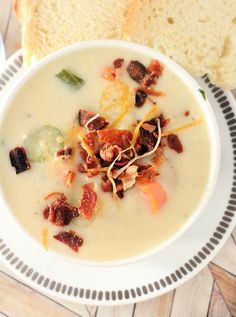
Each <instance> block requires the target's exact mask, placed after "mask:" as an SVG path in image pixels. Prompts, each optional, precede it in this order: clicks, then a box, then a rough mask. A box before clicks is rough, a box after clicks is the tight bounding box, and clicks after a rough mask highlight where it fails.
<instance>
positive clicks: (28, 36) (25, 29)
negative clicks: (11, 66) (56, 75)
mask: <svg viewBox="0 0 236 317" xmlns="http://www.w3.org/2000/svg"><path fill="white" fill-rule="evenodd" d="M128 3H129V0H119V1H116V0H15V4H14V8H15V12H16V14H17V16H18V18H19V20H20V21H21V23H22V46H23V48H24V51H25V56H24V60H25V62H26V63H30V62H32V60H34V59H36V60H38V59H41V58H43V57H44V56H45V55H47V54H49V53H51V52H52V51H55V50H58V49H60V48H61V47H64V46H66V45H69V44H73V43H76V42H78V41H83V40H89V39H112V38H121V34H122V27H123V23H124V18H125V16H126V9H127V6H128Z"/></svg>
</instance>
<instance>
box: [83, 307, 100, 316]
mask: <svg viewBox="0 0 236 317" xmlns="http://www.w3.org/2000/svg"><path fill="white" fill-rule="evenodd" d="M85 307H86V309H87V312H88V314H89V316H90V317H93V316H96V313H97V310H98V306H91V305H85Z"/></svg>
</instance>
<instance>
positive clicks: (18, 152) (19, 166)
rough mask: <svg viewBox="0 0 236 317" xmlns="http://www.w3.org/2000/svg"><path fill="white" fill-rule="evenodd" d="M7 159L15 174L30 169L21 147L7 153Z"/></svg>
mask: <svg viewBox="0 0 236 317" xmlns="http://www.w3.org/2000/svg"><path fill="white" fill-rule="evenodd" d="M9 157H10V161H11V165H12V166H13V167H15V169H16V174H19V173H22V172H24V171H26V170H28V169H30V163H29V161H28V158H27V155H26V152H25V149H24V148H23V147H16V148H14V149H13V150H11V151H10V153H9Z"/></svg>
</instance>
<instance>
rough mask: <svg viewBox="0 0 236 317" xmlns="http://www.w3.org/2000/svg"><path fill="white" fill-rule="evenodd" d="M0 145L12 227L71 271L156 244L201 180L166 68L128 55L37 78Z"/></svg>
mask: <svg viewBox="0 0 236 317" xmlns="http://www.w3.org/2000/svg"><path fill="white" fill-rule="evenodd" d="M203 97H204V96H203ZM0 137H1V143H0V156H1V170H0V178H1V184H2V188H3V192H4V195H5V198H6V200H7V202H8V204H9V205H10V208H11V209H12V211H13V212H14V215H15V217H16V218H17V219H18V221H19V222H20V223H21V224H22V225H23V227H24V228H25V229H26V230H27V231H28V232H29V233H30V234H31V235H32V236H33V237H34V238H36V240H37V241H38V242H39V243H40V244H41V246H42V247H44V248H45V249H47V250H56V251H58V252H60V253H62V254H65V255H68V256H71V257H76V258H78V259H86V260H92V261H107V260H108V261H110V260H118V259H124V258H128V257H131V256H135V255H140V254H142V253H143V252H145V251H148V250H150V249H152V248H154V247H156V246H158V245H160V244H162V243H163V242H164V241H166V240H167V239H168V238H170V237H171V236H173V235H174V234H175V233H176V232H177V231H178V230H179V229H180V228H181V226H183V225H184V224H185V223H186V221H187V220H188V219H189V218H190V217H191V216H192V214H193V213H194V211H195V210H196V208H197V206H198V204H199V202H200V200H201V199H202V196H203V194H204V191H205V188H206V184H207V181H208V178H209V168H210V160H211V153H210V148H211V144H210V138H209V131H208V127H207V125H206V122H205V119H204V115H203V113H202V112H201V109H200V106H199V105H198V102H197V100H196V99H195V97H194V96H193V94H192V93H191V91H190V90H189V89H188V88H187V87H186V86H185V84H184V83H183V82H182V80H180V79H179V78H178V77H177V76H176V75H175V74H174V73H173V72H172V71H171V70H170V69H168V67H167V66H165V65H161V63H159V62H158V61H152V59H151V58H150V56H144V55H141V54H139V53H135V52H131V51H129V50H126V49H117V48H115V49H111V48H106V49H102V48H96V49H87V50H84V51H80V52H74V53H70V54H67V55H66V56H64V57H61V58H58V59H57V60H56V61H53V62H51V63H49V64H48V65H46V66H44V67H43V68H41V69H40V70H39V71H38V72H37V73H36V74H35V75H33V77H32V78H30V80H28V81H27V82H26V83H25V84H24V85H23V87H22V88H21V89H20V90H19V91H18V92H17V94H16V96H15V97H14V99H13V100H12V102H11V105H10V107H9V109H8V111H7V113H6V114H5V118H4V120H3V123H2V125H1V127H0ZM10 151H11V155H10V158H11V161H10V158H9V153H10ZM11 163H12V165H13V166H12V165H11ZM16 172H17V174H16Z"/></svg>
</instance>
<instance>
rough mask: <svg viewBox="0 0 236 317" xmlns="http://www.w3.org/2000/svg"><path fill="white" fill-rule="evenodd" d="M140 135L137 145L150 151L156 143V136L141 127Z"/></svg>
mask: <svg viewBox="0 0 236 317" xmlns="http://www.w3.org/2000/svg"><path fill="white" fill-rule="evenodd" d="M139 131H140V133H139V137H138V142H137V143H138V144H139V145H144V146H145V147H146V149H147V151H151V150H152V149H153V148H154V146H155V145H156V143H157V134H156V133H151V132H149V131H147V130H145V129H143V128H142V127H141V128H140V130H139Z"/></svg>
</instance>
